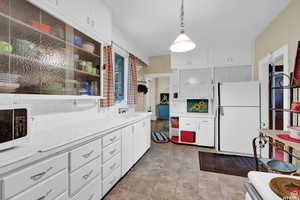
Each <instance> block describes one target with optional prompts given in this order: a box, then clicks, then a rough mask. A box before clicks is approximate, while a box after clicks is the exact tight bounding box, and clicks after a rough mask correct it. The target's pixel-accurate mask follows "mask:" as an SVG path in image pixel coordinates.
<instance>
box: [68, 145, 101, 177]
mask: <svg viewBox="0 0 300 200" xmlns="http://www.w3.org/2000/svg"><path fill="white" fill-rule="evenodd" d="M100 154H101V142H100V140H96V141H93V142H91V143H89V144H86V145H83V146H81V147H79V148H77V149H74V150H73V151H71V152H70V171H71V172H72V171H74V170H76V169H78V168H80V167H82V166H83V165H85V164H86V163H88V162H89V161H91V160H94V159H95V158H97V157H99V156H100Z"/></svg>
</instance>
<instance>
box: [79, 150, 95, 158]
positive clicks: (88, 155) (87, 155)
mask: <svg viewBox="0 0 300 200" xmlns="http://www.w3.org/2000/svg"><path fill="white" fill-rule="evenodd" d="M92 153H94V150H92V151H90V152H89V153H87V154H84V155H82V157H84V158H88V157H90V155H92Z"/></svg>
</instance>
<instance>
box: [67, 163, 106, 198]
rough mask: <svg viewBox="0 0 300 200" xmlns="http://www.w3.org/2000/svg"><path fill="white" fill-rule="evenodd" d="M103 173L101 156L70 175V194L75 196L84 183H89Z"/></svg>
mask: <svg viewBox="0 0 300 200" xmlns="http://www.w3.org/2000/svg"><path fill="white" fill-rule="evenodd" d="M100 173H101V161H100V158H97V159H96V160H94V161H92V162H90V163H88V164H87V165H85V166H84V167H82V168H80V169H78V170H76V171H75V172H73V173H71V175H70V194H71V195H72V196H73V195H74V194H76V193H77V192H78V191H79V190H80V189H81V188H82V187H83V186H84V185H86V184H87V183H89V182H90V181H91V180H92V179H94V178H95V177H96V176H98V175H100Z"/></svg>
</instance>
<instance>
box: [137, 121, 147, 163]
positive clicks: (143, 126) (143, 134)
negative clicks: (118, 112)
mask: <svg viewBox="0 0 300 200" xmlns="http://www.w3.org/2000/svg"><path fill="white" fill-rule="evenodd" d="M148 121H149V122H148ZM148 123H150V119H145V120H143V121H140V122H137V123H136V124H135V125H134V132H133V147H134V159H133V160H134V162H137V161H138V160H139V159H140V158H141V157H142V156H143V155H144V153H145V152H146V151H147V150H148V148H149V147H150V142H151V141H150V128H151V127H150V124H148Z"/></svg>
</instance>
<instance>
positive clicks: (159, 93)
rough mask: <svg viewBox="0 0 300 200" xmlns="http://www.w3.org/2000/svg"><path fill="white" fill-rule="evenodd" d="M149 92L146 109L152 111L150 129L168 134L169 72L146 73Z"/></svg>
mask: <svg viewBox="0 0 300 200" xmlns="http://www.w3.org/2000/svg"><path fill="white" fill-rule="evenodd" d="M146 81H147V84H148V88H149V92H148V94H147V96H146V101H145V102H146V105H145V107H146V109H147V110H148V111H151V112H152V131H163V132H165V133H166V135H168V134H169V133H168V129H169V118H170V107H169V97H170V89H169V88H170V87H169V86H170V77H169V74H148V75H146Z"/></svg>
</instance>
